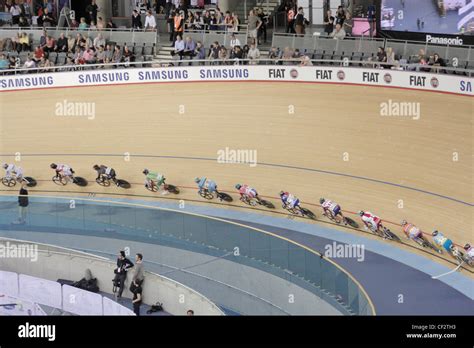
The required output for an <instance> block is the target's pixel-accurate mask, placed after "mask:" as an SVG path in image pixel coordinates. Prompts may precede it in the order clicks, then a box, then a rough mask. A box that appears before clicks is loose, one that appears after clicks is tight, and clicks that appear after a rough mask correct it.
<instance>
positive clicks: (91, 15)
mask: <svg viewBox="0 0 474 348" xmlns="http://www.w3.org/2000/svg"><path fill="white" fill-rule="evenodd" d="M99 11H100V9H99V6H97V4H96V0H92V1H91V3H90V4H89V5H87V7H86V12H87V20H88V21H89V23H92V22H94V23H96V22H97V12H99Z"/></svg>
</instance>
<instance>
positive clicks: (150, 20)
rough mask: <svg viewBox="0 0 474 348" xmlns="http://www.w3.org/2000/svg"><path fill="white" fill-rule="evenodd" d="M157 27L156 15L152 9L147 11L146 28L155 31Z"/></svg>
mask: <svg viewBox="0 0 474 348" xmlns="http://www.w3.org/2000/svg"><path fill="white" fill-rule="evenodd" d="M155 29H156V20H155V16H153V13H151V11H150V10H149V11H147V13H146V18H145V30H147V31H155Z"/></svg>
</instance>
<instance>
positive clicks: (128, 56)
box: [123, 46, 135, 63]
mask: <svg viewBox="0 0 474 348" xmlns="http://www.w3.org/2000/svg"><path fill="white" fill-rule="evenodd" d="M123 61H124V62H127V63H130V62H134V61H135V55H134V54H133V53H132V51H130V49H129V48H128V46H124V48H123Z"/></svg>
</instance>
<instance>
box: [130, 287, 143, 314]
mask: <svg viewBox="0 0 474 348" xmlns="http://www.w3.org/2000/svg"><path fill="white" fill-rule="evenodd" d="M133 284H134V287H135V289H134V291H133V300H132V303H133V312H134V313H135V314H136V315H137V316H140V306H141V304H142V292H143V290H142V286H141V284H140V283H138V282H137V281H136V280H134V281H133Z"/></svg>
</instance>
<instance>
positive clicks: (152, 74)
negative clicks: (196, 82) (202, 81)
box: [138, 70, 189, 81]
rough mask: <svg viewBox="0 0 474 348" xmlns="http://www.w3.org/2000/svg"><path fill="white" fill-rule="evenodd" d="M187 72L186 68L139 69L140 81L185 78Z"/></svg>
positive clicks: (187, 74) (186, 77)
mask: <svg viewBox="0 0 474 348" xmlns="http://www.w3.org/2000/svg"><path fill="white" fill-rule="evenodd" d="M188 78H189V73H188V71H187V70H150V71H139V72H138V79H139V80H140V81H160V80H187V79H188Z"/></svg>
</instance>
